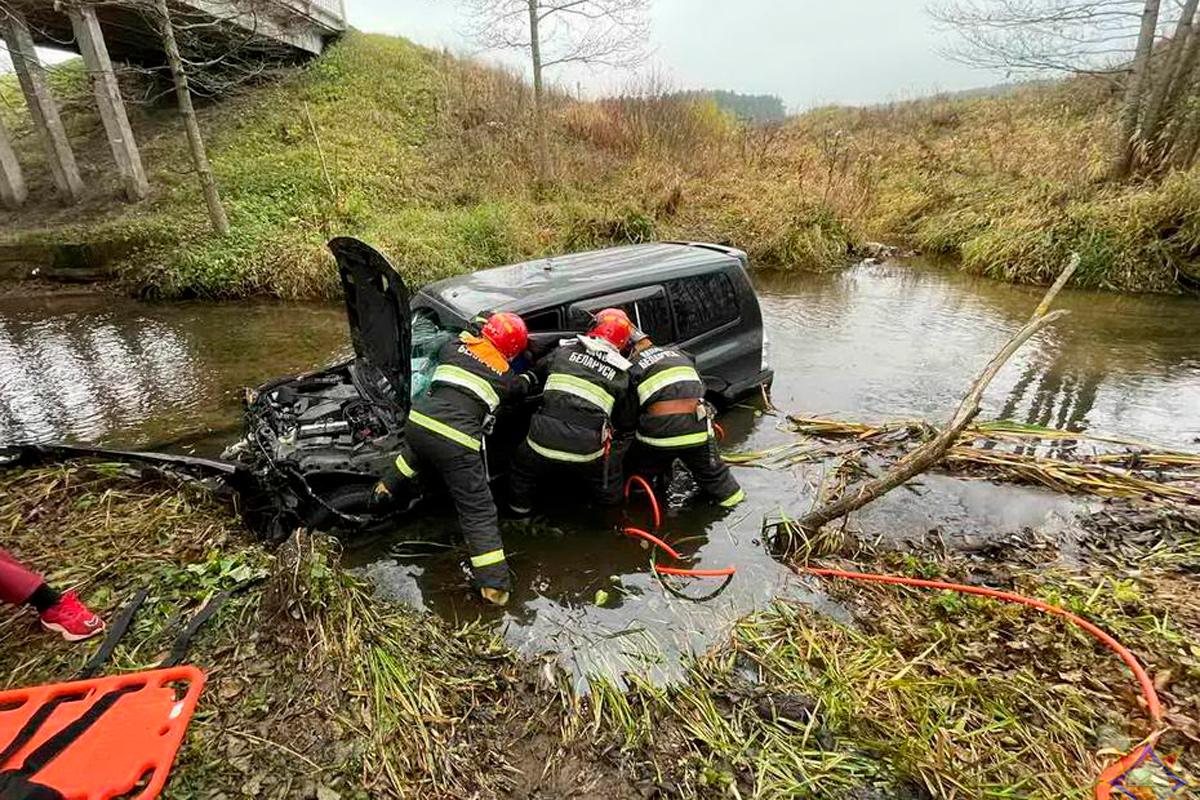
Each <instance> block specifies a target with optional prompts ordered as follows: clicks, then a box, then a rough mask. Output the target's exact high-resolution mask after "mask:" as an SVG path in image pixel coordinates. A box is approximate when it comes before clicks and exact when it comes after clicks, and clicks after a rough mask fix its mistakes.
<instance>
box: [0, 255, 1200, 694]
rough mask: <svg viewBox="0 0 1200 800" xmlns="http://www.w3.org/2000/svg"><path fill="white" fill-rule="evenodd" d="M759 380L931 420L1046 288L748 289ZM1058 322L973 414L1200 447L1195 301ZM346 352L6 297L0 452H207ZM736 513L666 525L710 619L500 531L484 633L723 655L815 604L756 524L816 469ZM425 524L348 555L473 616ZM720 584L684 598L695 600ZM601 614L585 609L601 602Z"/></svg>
mask: <svg viewBox="0 0 1200 800" xmlns="http://www.w3.org/2000/svg"><path fill="white" fill-rule="evenodd" d="M756 281H757V284H758V287H759V292H760V296H761V298H762V304H763V309H764V312H765V314H766V317H767V329H768V332H769V334H770V337H771V351H772V361H773V364H774V366H775V368H776V371H777V379H776V384H775V391H774V399H775V403H776V405H777V406H779V407H780V408H781V409H784V410H786V411H790V412H803V413H809V414H827V415H831V416H841V417H849V418H859V419H870V420H877V419H886V418H913V417H925V418H930V419H934V420H940V419H943V418H944V417H945V416H946V415H947V414H948V413H949V411H950V410H951V409H952V408H953V406H954V404H955V403H956V399H957V396H958V395H959V394H961V393H962V391H963V390H964V389H965V387H966V386H967V384H969V382H970V380H971V378H972V376H973V374H974V373H975V372H976V371H977V369H978V368H979V366H980V365H981V363H982V362H983V361H985V360H986V359H987V358H988V357H989V356H990V355H991V353H992V352H993V351H994V350H995V349H996V348H997V347H998V345H999V344H1000V343H1001V342H1002V341H1003V340H1004V339H1005V338H1006V337H1007V336H1008V335H1009V334H1010V333H1011V332H1012V331H1013V330H1015V329H1016V328H1017V327H1018V326H1019V325H1020V324H1021V323H1022V322H1023V321H1024V319H1025V318H1026V317H1027V316H1028V314H1029V312H1030V310H1031V308H1032V307H1033V305H1035V304H1036V302H1037V300H1038V298H1039V296H1040V292H1039V291H1038V290H1036V289H1026V288H1021V287H1012V286H1006V285H1000V284H994V283H990V282H987V281H981V280H976V279H971V278H968V277H965V276H961V275H958V274H955V273H948V272H945V271H941V270H935V269H931V268H927V267H924V266H922V265H921V264H909V265H862V266H858V267H855V268H852V269H850V270H848V271H846V272H843V273H839V274H836V275H818V276H814V275H805V274H801V275H759V276H756ZM1060 305H1061V306H1062V307H1065V308H1068V309H1070V310H1071V311H1072V312H1073V313H1072V315H1071V316H1070V317H1069V318H1068V319H1067V320H1066V321H1064V322H1063V323H1060V324H1058V325H1057V326H1056V327H1055V328H1054V329H1053V330H1048V331H1045V332H1043V333H1042V334H1041V335H1040V336H1039V337H1038V338H1037V339H1036V340H1035V341H1033V342H1032V343H1031V344H1030V345H1029V346H1027V347H1026V349H1025V350H1023V351H1022V352H1021V353H1020V354H1018V356H1017V357H1016V358H1015V359H1014V360H1013V361H1012V363H1010V364H1009V366H1008V367H1007V368H1006V369H1005V370H1004V371H1003V372H1002V373H1001V375H1000V376H998V378H997V380H996V382H995V383H994V384H993V388H992V389H991V391H990V392H989V393H988V396H987V401H986V404H985V409H984V416H985V417H995V416H1005V417H1011V418H1014V419H1018V420H1021V421H1026V422H1036V423H1040V424H1046V425H1054V426H1058V427H1068V428H1075V429H1080V430H1089V431H1092V432H1097V433H1106V434H1121V435H1125V436H1134V437H1138V438H1142V439H1148V440H1153V441H1156V442H1159V443H1162V444H1164V445H1170V446H1174V447H1189V448H1196V447H1200V443H1198V442H1197V438H1198V437H1200V337H1197V336H1196V335H1195V326H1196V322H1197V320H1200V302H1197V301H1195V300H1191V299H1180V298H1162V297H1119V296H1113V295H1107V294H1100V293H1087V292H1067V293H1064V295H1063V296H1062V298H1061V299H1060ZM347 351H348V346H347V343H346V333H345V321H344V317H343V314H342V312H341V310H340V309H339V308H337V307H336V306H333V305H295V304H290V305H279V304H246V305H222V306H211V305H203V304H195V305H187V304H185V305H173V306H156V305H146V304H141V303H136V302H132V301H118V300H113V299H112V298H96V297H82V298H52V299H45V300H37V301H30V300H6V301H0V442H13V441H24V440H37V441H55V440H71V441H89V442H101V443H104V444H108V445H113V446H131V447H140V446H146V445H150V444H154V443H168V444H167V446H168V447H169V448H170V449H175V450H193V451H196V452H201V453H206V454H212V453H215V452H217V451H219V449H220V447H221V445H222V444H223V443H224V442H226V441H228V440H230V439H231V438H233V437H234V436H235V435H236V431H237V424H238V399H237V398H238V389H239V388H240V387H242V386H244V385H247V384H255V383H259V382H261V381H262V380H265V379H267V378H270V377H274V376H276V375H279V374H282V373H288V372H294V371H299V370H303V369H307V368H310V367H313V366H317V365H320V364H322V363H325V362H328V361H330V360H332V359H334V358H335V357H339V356H341V355H344V354H345V353H346V352H347ZM779 422H780V418H779V417H774V416H771V415H769V414H767V415H763V414H761V413H760V412H759V411H758V410H757V409H754V408H751V407H747V408H737V409H733V410H731V411H730V412H728V413H727V414H726V415H725V417H724V419H723V424H724V426H725V428H726V430H727V431H728V441H727V443H726V446H727V447H730V448H734V449H758V448H761V447H765V446H769V445H771V444H774V443H778V442H781V441H784V440H785V439H786V438H787V434H785V433H783V432H782V431H780V430H778V424H779ZM737 476H738V478H739V479H740V480H741V481H742V483H743V485H744V486H745V488H746V490H747V493H748V495H749V498H750V499H749V501H748V502H747V503H746V504H744V505H743V507H741V508H739V509H737V510H736V511H735V512H734V513H732V514H730V515H727V516H720V515H718V514H716V513H714V512H712V511H710V510H707V509H693V510H688V511H678V512H674V513H673V514H672V515H671V516H670V517H669V519H668V521H667V524H666V526H665V527H666V529H667V530H668V531H669V532H670V533H671V534H672V535H673V536H674V537H684V536H688V537H696V538H694V539H690V540H687V541H685V542H683V543H682V544H681V545H680V549H681V550H683V551H684V552H686V553H687V554H688V555H689V563H691V564H694V565H696V566H702V567H723V566H728V565H732V566H735V567H736V568H737V570H738V574H737V576H736V577H735V578H734V579H733V580H732V581H731V582H730V583H729V585H728V586H727V587H725V589H724V591H723V592H721V593H720V594H718V595H717V596H715V597H713V598H711V599H708V600H705V601H703V602H694V601H692V600H689V599H686V598H684V597H680V596H677V595H674V594H671V593H668V592H666V591H664V589H663V587H662V586H660V585H659V584H658V583H657V581H656V580H655V579H654V578H652V577H651V576H650V574H649V571H648V563H647V562H648V557H647V555H646V553H645V552H644V551H643V550H641V549H640V548H639V547H638V546H637V545H636V544H634V543H632V542H628V541H624V540H622V539H620V538H619V537H617V536H616V535H615V534H614V533H613V528H614V526H615V523H616V520H615V519H614V518H610V517H605V516H603V515H602V514H597V513H595V512H593V511H590V510H588V509H581V508H572V507H571V506H570V504H569V503H567V504H560V506H559V507H557V508H556V509H555V510H554V511H553V513H552V514H550V515H547V516H546V517H544V518H543V519H541V520H539V521H538V522H537V523H535V524H533V525H527V526H522V527H515V526H512V525H509V526H507V527H506V531H505V539H506V546H507V549H508V550H509V551H510V553H511V554H512V556H511V562H512V566H513V568H514V570H515V572H516V576H517V587H518V588H517V590H516V592H515V595H514V598H513V601H512V603H511V605H510V607H509V608H508V609H506V610H504V611H485V612H483V614H484V616H485V617H486V618H487V619H488V620H489V623H490V624H494V625H496V626H497V628H498V629H499V630H501V631H502V632H503V634H504V635H505V637H506V638H507V639H508V640H509V641H510V642H512V643H513V644H515V645H516V646H517V647H519V648H520V649H521V650H523V651H524V652H526V653H530V654H542V653H555V654H557V655H555V656H548V658H551V659H557V660H558V661H559V663H561V664H562V665H563V666H564V668H566V669H567V670H568V671H569V672H570V673H571V674H573V675H574V676H575V678H576V679H577V680H581V679H582V677H583V676H584V675H586V674H594V673H602V674H606V675H609V676H614V677H619V676H620V675H622V674H625V673H631V672H632V673H637V674H639V675H643V676H646V677H649V678H652V679H665V678H669V677H671V676H673V675H675V674H677V673H678V670H679V669H680V659H679V654H680V653H681V652H687V651H689V650H692V651H695V650H701V649H703V648H705V647H707V646H708V645H710V644H711V643H713V642H714V641H716V640H718V639H720V638H721V637H723V636H725V635H726V633H727V630H728V624H729V622H731V621H732V620H733V619H735V618H736V617H738V616H740V615H742V614H745V613H747V612H749V611H751V610H753V609H756V608H761V607H763V606H764V605H765V604H767V603H768V602H769V601H770V599H771V598H773V597H778V596H793V597H799V598H802V599H808V600H810V601H812V602H814V603H817V604H818V605H821V607H822V608H826V610H828V611H830V613H837V609H835V608H829V607H826V606H824V605H822V604H821V602H820V596H819V594H814V593H813V592H811V591H810V590H809V587H807V586H806V585H805V584H804V583H803V582H801V581H800V580H798V579H796V578H794V577H793V576H791V575H790V574H789V573H788V572H787V571H786V570H784V569H782V568H781V567H780V566H779V565H778V564H776V563H775V562H774V561H772V560H771V559H770V558H769V557H768V556H767V555H766V554H765V553H764V551H763V548H762V547H761V544H760V542H759V540H758V535H759V531H760V526H761V522H762V519H763V517H764V516H773V515H776V514H778V513H779V512H780V510H783V511H785V512H787V513H791V514H794V513H797V512H798V511H802V510H803V509H805V508H806V507H807V506H808V504H809V503H810V502H811V501H812V498H813V497H814V496H815V495H816V493H817V491H818V488H819V487H820V486H821V483H822V480H823V479H824V467H823V466H822V465H819V464H818V465H809V466H806V467H803V468H797V469H795V470H793V471H790V472H768V471H765V470H761V469H753V468H739V469H738V470H737ZM1080 507H1081V506H1080V504H1077V503H1074V502H1072V501H1069V500H1067V499H1064V498H1062V497H1058V496H1055V495H1051V494H1048V493H1046V492H1042V491H1039V490H1035V489H1027V488H1021V487H1014V486H994V485H991V484H988V483H985V482H979V481H962V480H956V479H952V478H948V477H944V476H937V475H930V476H925V477H924V478H923V479H921V480H920V481H919V482H917V483H915V484H914V485H912V486H910V487H906V490H902V491H897V492H894V493H893V494H892V495H889V496H888V497H886V498H884V499H883V500H881V501H880V502H879V503H877V504H875V505H874V506H872V507H871V508H869V509H867V510H866V511H864V513H863V514H862V516H861V517H859V518H858V520H857V523H856V524H857V525H858V526H860V527H861V528H862V529H864V530H865V531H868V532H870V533H871V534H872V535H879V536H883V537H885V538H888V539H891V540H895V541H904V540H929V539H930V538H935V539H938V540H941V541H944V542H946V543H948V544H950V545H951V546H962V547H966V548H971V547H973V546H976V545H978V544H983V543H986V542H989V541H992V540H994V539H995V538H996V537H997V536H1002V535H1003V534H1006V533H1010V532H1012V531H1015V530H1019V529H1021V528H1033V529H1036V530H1042V531H1046V532H1049V533H1054V534H1056V535H1063V536H1069V535H1070V534H1071V532H1072V530H1073V527H1072V518H1073V516H1074V515H1075V514H1076V513H1077V512H1078V511H1079V509H1080ZM453 527H454V525H453V518H452V516H451V515H450V514H448V513H447V512H446V511H444V510H437V509H429V510H428V511H427V513H425V514H424V515H423V516H422V518H421V519H420V521H418V522H414V523H412V524H411V525H407V526H405V527H403V528H401V529H399V530H397V531H395V532H394V533H393V535H391V536H388V537H384V538H381V539H378V540H375V541H371V542H364V543H358V544H356V545H353V546H348V548H347V553H346V558H347V560H348V561H349V562H350V563H351V564H353V565H355V566H358V567H360V568H361V569H362V570H363V571H364V573H365V574H367V575H369V576H370V577H371V579H372V580H374V581H375V582H376V583H377V585H378V586H379V587H380V589H381V591H382V592H383V593H384V594H387V595H391V596H394V597H399V598H402V599H404V600H406V601H408V602H410V603H412V604H414V605H417V606H420V607H425V608H429V609H431V610H434V611H436V612H437V613H440V614H443V615H445V616H447V617H449V618H452V619H458V620H463V621H466V620H473V619H476V618H478V617H479V616H480V614H481V609H480V607H479V606H478V604H476V603H475V602H474V601H473V600H472V599H470V598H469V597H468V596H467V595H466V593H465V592H464V587H465V577H464V576H463V574H462V572H461V569H460V567H459V556H460V554H459V553H458V552H456V551H455V550H454V549H453V547H454V542H453V539H452V538H451V537H450V536H449V535H448V533H447V532H448V531H452V530H453ZM718 587H719V583H714V582H713V581H699V582H694V583H691V584H679V585H676V586H675V587H674V588H676V589H677V590H678V591H679V592H680V593H681V594H683V595H686V596H690V597H696V596H700V595H704V594H707V593H712V592H713V591H714V590H715V589H717V588H718ZM598 591H603V593H605V594H606V595H607V601H606V602H605V603H604V604H603V605H598V604H597V603H596V599H597V592H598Z"/></svg>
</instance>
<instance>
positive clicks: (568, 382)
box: [545, 372, 616, 414]
mask: <svg viewBox="0 0 1200 800" xmlns="http://www.w3.org/2000/svg"><path fill="white" fill-rule="evenodd" d="M545 390H546V391H547V392H565V393H566V394H570V395H574V396H575V397H578V398H580V399H583V400H587V401H588V402H589V403H591V404H592V405H594V406H599V408H600V410H601V411H603V412H604V413H605V414H611V413H612V409H613V404H614V403H615V402H616V400H615V398H614V397H613V396H612V395H611V394H609V393H608V392H606V391H605V390H604V389H603V388H602V387H600V386H597V385H596V384H594V383H592V382H591V381H589V380H584V379H583V378H577V377H575V376H574V375H564V374H562V373H561V372H555V373H554V374H552V375H551V376H550V377H549V378H547V379H546V389H545Z"/></svg>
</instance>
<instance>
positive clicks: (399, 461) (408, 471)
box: [396, 453, 417, 478]
mask: <svg viewBox="0 0 1200 800" xmlns="http://www.w3.org/2000/svg"><path fill="white" fill-rule="evenodd" d="M396 469H398V470H400V474H401V475H403V476H404V477H406V478H415V477H417V471H416V470H415V469H413V468H412V466H411V465H409V463H408V462H407V461H405V460H404V454H403V453H401V454H400V455H398V456H396Z"/></svg>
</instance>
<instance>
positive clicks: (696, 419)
mask: <svg viewBox="0 0 1200 800" xmlns="http://www.w3.org/2000/svg"><path fill="white" fill-rule="evenodd" d="M630 375H631V377H632V380H633V390H634V391H635V392H636V393H637V404H638V423H637V435H636V442H635V445H634V448H635V450H634V458H633V461H634V464H635V465H636V468H637V469H638V470H639V471H641V472H643V473H646V474H648V475H650V476H655V477H657V476H660V475H669V473H670V471H671V468H672V465H673V464H674V462H675V459H679V460H680V461H682V462H683V464H684V466H686V467H687V468H688V471H690V472H691V473H692V477H693V478H695V479H696V483H697V484H699V486H700V488H701V490H703V491H704V493H705V494H707V495H708V496H709V497H711V498H712V499H713V500H714V501H715V502H716V503H717V504H718V505H720V506H722V507H724V508H732V507H733V506H736V505H737V504H738V503H740V502H742V500H743V499H745V493H744V492H743V491H742V488H741V487H740V486H739V485H738V482H737V480H736V479H735V478H734V477H733V475H732V474H731V473H730V471H729V466H728V465H727V464H726V463H725V462H724V461H722V460H721V455H720V453H719V452H718V451H717V447H716V440H715V438H714V437H713V431H712V420H711V418H710V412H709V409H708V406H706V405H705V403H704V381H703V379H702V378H701V377H700V373H699V372H698V371H697V370H696V362H695V361H693V360H692V357H691V356H689V355H688V354H687V353H685V352H683V351H682V350H676V349H673V348H670V347H658V346H655V345H651V346H650V347H648V348H646V349H644V350H642V351H641V352H639V353H637V354H636V355H635V356H633V367H632V369H631V371H630Z"/></svg>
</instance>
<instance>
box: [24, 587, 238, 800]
mask: <svg viewBox="0 0 1200 800" xmlns="http://www.w3.org/2000/svg"><path fill="white" fill-rule="evenodd" d="M256 582H257V581H248V582H246V583H244V584H242V585H241V586H239V587H237V588H238V589H243V588H245V587H246V586H249V585H250V584H251V583H256ZM233 591H234V590H228V589H227V590H225V591H222V592H218V593H217V594H216V595H214V596H213V597H212V599H210V600H209V601H208V602H207V603H205V604H204V607H203V608H201V609H200V610H199V611H198V612H196V614H195V616H193V617H192V619H191V620H190V621H189V622H188V624H187V626H186V627H185V628H184V629H183V631H181V632H180V634H179V636H178V637H176V639H175V643H174V644H173V645H172V646H171V651H170V653H169V654H168V655H167V657H166V658H165V659H163V661H162V662H161V663H160V664H159V665H158V668H160V669H161V668H164V667H175V666H178V665H179V664H180V663H182V662H183V659H184V658H185V657H186V656H187V650H188V645H189V644H190V643H191V640H192V637H194V636H195V635H196V633H197V632H198V631H199V630H200V628H201V627H202V626H203V625H204V623H206V622H208V620H210V619H211V618H212V617H213V615H214V614H216V613H217V611H218V610H220V608H221V606H222V605H224V604H225V601H226V600H228V599H229V597H230V596H231V595H232V594H233ZM146 594H147V592H146V590H145V589H142V590H140V591H139V592H138V593H137V594H136V595H134V598H133V600H131V601H130V602H129V604H128V605H126V606H125V608H124V609H122V610H121V614H120V616H119V617H118V618H117V620H116V621H115V622H114V623H113V625H112V628H110V629H109V633H108V635H107V636H106V637H105V638H104V641H103V642H102V643H101V645H100V647H99V648H98V649H97V650H96V652H95V654H94V655H93V656H92V657H91V658H90V659H88V661H87V663H85V664H84V665H83V667H82V668H81V669H80V670H79V672H78V673H76V675H75V677H74V679H75V680H87V679H88V678H92V677H94V676H95V674H96V673H97V672H99V671H100V669H101V668H102V667H103V666H104V664H105V663H106V662H107V661H108V659H109V658H110V657H111V656H112V652H113V650H114V649H115V648H116V646H117V643H118V642H119V641H120V640H121V637H122V636H124V635H125V632H126V631H127V630H128V629H129V625H130V623H132V622H133V616H134V614H136V613H137V610H138V608H140V607H141V605H142V603H144V602H145V600H146ZM141 688H142V686H141V685H138V684H134V685H131V686H122V687H121V688H119V689H113V690H112V691H110V692H107V693H106V694H104V695H103V696H101V697H100V698H99V699H98V700H96V702H95V703H93V704H92V705H91V707H89V708H88V710H87V711H85V712H84V713H83V714H81V715H80V716H79V717H78V718H77V719H75V720H73V721H72V722H70V723H68V724H67V725H65V726H64V727H63V728H62V729H61V730H59V731H58V732H57V733H55V734H54V735H53V736H51V737H50V738H49V739H47V740H46V741H45V742H43V743H42V744H41V745H39V746H38V748H37V749H36V750H34V751H33V752H32V753H30V754H29V755H28V756H26V758H25V761H24V763H23V764H21V766H19V767H17V768H16V769H9V770H5V771H3V772H0V800H60V798H62V794H61V793H59V792H58V791H57V790H56V789H54V788H53V787H51V786H46V785H44V784H39V783H35V782H33V781H32V780H30V779H31V778H32V777H33V776H34V775H36V774H37V773H38V772H40V771H41V770H42V769H44V768H45V767H46V766H47V765H48V764H49V763H50V762H51V761H53V760H54V759H56V758H58V756H59V755H60V754H61V753H62V752H63V751H64V750H66V749H67V748H68V747H70V746H71V744H72V743H73V742H75V741H76V740H77V739H78V738H79V737H80V736H82V735H83V734H84V733H86V732H87V730H88V729H89V728H91V727H92V726H93V725H95V724H96V721H97V720H99V719H100V717H102V716H104V714H106V713H107V712H108V710H109V709H111V708H112V707H113V706H114V705H116V702H117V701H118V700H120V699H121V698H122V697H124V696H125V695H127V694H130V693H132V692H135V691H138V690H140V689H141ZM68 699H73V698H72V696H71V695H59V696H58V697H55V698H53V699H51V700H49V701H48V702H46V703H43V704H42V705H41V706H40V707H39V708H38V709H37V710H36V711H35V712H34V713H33V716H31V717H30V718H29V720H28V721H27V722H26V723H25V724H24V725H23V726H22V727H21V730H19V731H17V735H16V736H15V737H13V740H12V741H11V742H9V743H8V745H7V746H6V747H5V748H4V751H3V752H2V753H0V765H3V764H6V763H8V761H9V760H11V759H12V758H13V756H15V755H16V754H17V753H18V752H20V750H21V748H23V747H24V746H25V745H27V744H28V743H29V741H30V740H31V739H32V738H33V737H34V736H35V735H36V734H37V732H38V731H39V730H41V728H42V726H43V725H45V724H46V720H47V719H49V718H50V715H51V714H53V713H54V710H55V709H57V708H58V707H59V706H60V705H62V703H64V702H65V701H66V700H68Z"/></svg>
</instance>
